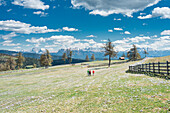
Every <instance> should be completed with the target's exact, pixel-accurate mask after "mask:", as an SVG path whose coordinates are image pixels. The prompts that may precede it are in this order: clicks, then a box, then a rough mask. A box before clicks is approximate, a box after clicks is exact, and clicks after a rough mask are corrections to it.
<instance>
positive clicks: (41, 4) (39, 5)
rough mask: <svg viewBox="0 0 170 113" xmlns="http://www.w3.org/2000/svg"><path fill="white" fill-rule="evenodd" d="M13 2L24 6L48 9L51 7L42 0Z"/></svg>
mask: <svg viewBox="0 0 170 113" xmlns="http://www.w3.org/2000/svg"><path fill="white" fill-rule="evenodd" d="M12 4H14V5H19V6H23V7H24V8H30V9H41V10H46V9H49V7H50V6H49V5H45V4H44V2H42V1H41V0H14V1H13V2H12Z"/></svg>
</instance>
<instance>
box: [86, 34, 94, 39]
mask: <svg viewBox="0 0 170 113" xmlns="http://www.w3.org/2000/svg"><path fill="white" fill-rule="evenodd" d="M86 37H88V38H94V37H96V36H94V35H89V36H86Z"/></svg>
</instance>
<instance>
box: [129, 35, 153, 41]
mask: <svg viewBox="0 0 170 113" xmlns="http://www.w3.org/2000/svg"><path fill="white" fill-rule="evenodd" d="M149 39H151V38H150V37H149V36H143V37H140V36H136V37H135V38H130V39H129V40H131V41H132V42H140V41H145V40H149Z"/></svg>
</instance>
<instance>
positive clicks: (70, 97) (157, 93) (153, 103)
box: [0, 62, 170, 113]
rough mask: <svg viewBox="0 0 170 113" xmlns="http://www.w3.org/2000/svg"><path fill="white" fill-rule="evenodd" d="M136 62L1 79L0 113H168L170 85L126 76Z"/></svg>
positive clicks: (57, 69) (58, 69)
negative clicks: (93, 70)
mask: <svg viewBox="0 0 170 113" xmlns="http://www.w3.org/2000/svg"><path fill="white" fill-rule="evenodd" d="M133 63H135V62H131V63H127V64H120V65H115V66H112V67H111V68H106V69H102V70H96V73H95V76H90V77H89V76H87V68H86V67H82V66H81V65H75V66H70V65H63V66H56V67H52V68H49V69H44V70H37V71H30V72H20V73H11V74H7V75H0V81H1V82H0V89H1V91H0V111H1V112H17V113H18V112H28V113H36V112H61V113H63V112H73V113H76V112H82V113H85V112H87V113H89V112H92V113H96V112H97V113H98V112H108V113H113V112H115V113H122V112H126V113H132V112H134V113H139V112H161V113H162V112H165V113H166V112H168V109H169V100H170V96H169V89H170V86H169V84H170V82H169V81H167V80H165V79H160V78H155V77H149V76H145V75H139V74H127V73H125V70H127V68H128V66H129V65H131V64H133Z"/></svg>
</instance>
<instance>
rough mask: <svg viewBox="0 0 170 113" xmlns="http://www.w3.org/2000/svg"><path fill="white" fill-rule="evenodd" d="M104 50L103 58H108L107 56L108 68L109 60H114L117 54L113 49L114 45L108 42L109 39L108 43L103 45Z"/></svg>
mask: <svg viewBox="0 0 170 113" xmlns="http://www.w3.org/2000/svg"><path fill="white" fill-rule="evenodd" d="M103 48H104V49H105V51H104V52H105V54H104V56H108V55H109V67H110V64H111V58H114V57H116V56H117V52H116V51H115V49H114V45H113V44H112V42H111V41H110V39H108V42H107V43H106V44H105V46H104V47H103Z"/></svg>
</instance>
